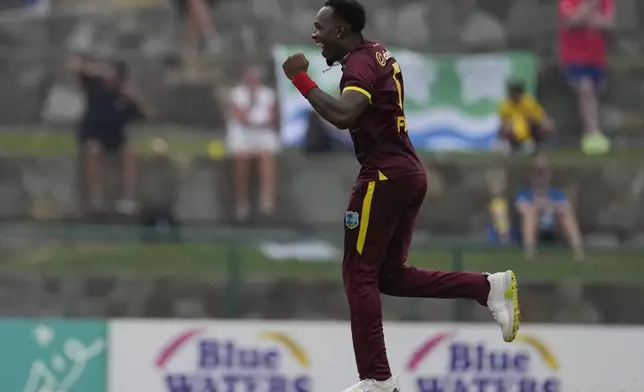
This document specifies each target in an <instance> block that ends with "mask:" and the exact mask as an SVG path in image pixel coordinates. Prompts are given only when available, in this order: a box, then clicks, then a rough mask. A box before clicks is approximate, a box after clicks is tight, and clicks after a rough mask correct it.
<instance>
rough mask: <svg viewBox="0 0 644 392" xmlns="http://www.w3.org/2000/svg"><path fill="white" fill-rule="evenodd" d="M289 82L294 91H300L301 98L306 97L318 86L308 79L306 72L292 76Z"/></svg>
mask: <svg viewBox="0 0 644 392" xmlns="http://www.w3.org/2000/svg"><path fill="white" fill-rule="evenodd" d="M291 82H293V86H295V88H296V89H298V90H299V91H300V94H302V96H304V97H306V95H307V94H308V93H309V92H310V91H311V90H313V89H314V88H316V87H317V86H318V85H317V84H315V82H314V81H313V79H311V78H310V77H309V75H307V74H306V72H300V73H299V74H297V75H295V76H293V78H292V79H291Z"/></svg>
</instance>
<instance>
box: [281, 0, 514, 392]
mask: <svg viewBox="0 0 644 392" xmlns="http://www.w3.org/2000/svg"><path fill="white" fill-rule="evenodd" d="M365 23H366V15H365V9H364V6H363V5H362V4H361V3H360V2H358V1H357V0H327V1H326V2H325V5H324V7H322V8H321V9H320V11H319V12H318V14H317V17H316V18H315V22H314V28H313V36H312V38H313V40H314V41H315V42H316V43H317V44H318V46H319V47H320V49H321V52H322V56H323V57H324V58H325V59H326V62H327V64H328V65H329V66H333V65H334V64H338V65H339V66H340V67H342V78H341V80H340V90H341V92H342V93H341V97H340V99H337V98H334V97H332V96H331V95H329V94H327V93H325V92H324V91H322V90H321V89H320V88H318V87H317V85H316V84H315V82H314V81H313V80H312V79H311V78H310V77H309V76H308V75H307V73H306V72H307V70H308V65H309V63H308V60H307V59H306V58H305V57H304V55H303V54H302V53H298V54H295V55H293V56H290V57H289V58H288V59H286V61H285V62H284V64H283V65H282V68H283V69H284V74H285V75H286V77H288V78H289V79H290V80H291V81H292V82H293V85H294V86H295V87H296V88H297V89H298V90H299V91H300V93H301V94H302V95H303V96H304V97H305V98H306V99H307V100H308V101H309V103H310V104H311V106H312V107H313V109H315V111H317V112H318V113H319V114H320V116H321V117H323V118H324V119H325V120H327V121H328V122H330V123H331V124H333V125H335V126H336V127H337V128H339V129H348V130H349V134H350V135H351V139H352V141H353V145H354V148H355V154H356V158H357V160H358V162H359V163H360V166H361V168H360V173H359V174H358V178H357V181H356V184H355V186H354V187H353V192H352V193H351V196H350V198H349V206H348V208H347V210H346V211H345V215H344V226H345V228H344V258H343V260H342V280H343V282H344V287H345V291H346V295H347V300H348V302H349V313H350V319H351V335H352V339H353V348H354V352H355V359H356V364H357V368H358V375H359V378H360V381H359V382H358V383H357V384H356V385H353V386H352V387H350V388H348V389H346V391H345V392H398V391H399V390H400V388H399V386H398V382H397V380H396V378H395V377H392V374H391V370H390V368H389V362H388V360H387V353H386V349H385V341H384V334H383V330H382V307H381V302H380V301H381V299H380V295H381V293H382V294H386V295H391V296H396V297H422V298H464V299H470V300H474V301H477V302H478V303H479V304H481V305H484V306H485V305H487V307H488V309H489V310H490V311H491V313H492V315H493V317H494V319H495V321H496V322H497V324H499V326H500V327H501V332H502V336H503V339H504V340H505V341H507V342H511V341H513V340H514V339H515V338H516V335H517V330H518V328H519V322H520V312H519V299H518V286H517V281H516V276H515V274H514V272H512V271H511V270H508V271H505V272H499V273H495V274H491V275H489V274H481V273H479V272H457V271H430V270H425V269H420V268H415V267H412V266H408V265H407V264H406V260H407V254H408V250H409V246H410V244H411V240H412V234H413V231H414V223H415V221H416V218H417V216H418V214H419V212H420V208H421V205H422V203H423V200H424V198H425V194H426V192H427V176H426V172H425V168H424V166H423V164H422V162H421V160H420V159H419V157H418V155H417V154H416V151H415V149H414V146H413V145H412V143H411V140H410V138H409V134H408V129H407V120H406V118H405V111H404V104H405V102H404V99H405V84H404V78H403V72H402V69H401V67H400V64H399V63H398V62H397V61H396V59H395V58H394V57H393V56H392V54H391V52H389V51H388V50H387V49H386V48H384V47H383V46H382V45H380V44H378V43H375V42H371V41H368V40H366V39H365V38H364V37H363V35H362V30H363V29H364V27H365Z"/></svg>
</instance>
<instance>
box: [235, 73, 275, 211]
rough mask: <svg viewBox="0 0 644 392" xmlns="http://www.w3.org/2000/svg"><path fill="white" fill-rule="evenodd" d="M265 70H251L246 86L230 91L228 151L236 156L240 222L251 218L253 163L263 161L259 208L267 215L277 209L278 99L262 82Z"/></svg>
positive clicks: (237, 200) (246, 76)
mask: <svg viewBox="0 0 644 392" xmlns="http://www.w3.org/2000/svg"><path fill="white" fill-rule="evenodd" d="M262 78H263V76H262V69H261V68H260V67H257V66H250V67H247V68H246V69H245V70H244V72H243V75H242V84H241V85H239V86H236V87H234V88H233V89H232V90H231V91H230V103H231V106H232V116H231V119H230V122H229V125H228V136H227V139H228V140H227V142H228V148H229V150H230V151H231V152H232V153H233V155H234V157H235V202H236V210H235V215H236V219H237V220H238V221H245V220H247V219H248V218H249V217H250V201H249V179H250V160H251V158H253V157H257V158H259V172H260V184H259V185H260V187H259V208H260V212H261V213H262V214H264V215H270V214H272V213H273V211H274V209H275V187H276V181H277V178H276V176H277V174H276V165H275V153H276V152H277V151H278V150H279V137H278V133H277V98H276V95H275V91H274V90H273V89H271V88H269V87H267V86H265V85H264V84H263V82H262Z"/></svg>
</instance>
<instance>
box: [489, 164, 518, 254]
mask: <svg viewBox="0 0 644 392" xmlns="http://www.w3.org/2000/svg"><path fill="white" fill-rule="evenodd" d="M506 176H507V174H506V172H505V170H504V169H503V168H495V169H492V170H488V171H487V172H486V173H485V180H486V183H487V187H488V190H489V192H490V196H491V199H490V204H489V205H488V209H489V212H490V224H489V225H488V228H487V238H488V240H489V241H490V242H491V243H494V244H509V243H510V242H511V241H513V240H515V239H516V238H515V237H516V236H514V235H513V234H514V230H513V228H512V226H511V214H510V207H509V203H508V199H507V197H506V196H505V194H506V189H507V180H506Z"/></svg>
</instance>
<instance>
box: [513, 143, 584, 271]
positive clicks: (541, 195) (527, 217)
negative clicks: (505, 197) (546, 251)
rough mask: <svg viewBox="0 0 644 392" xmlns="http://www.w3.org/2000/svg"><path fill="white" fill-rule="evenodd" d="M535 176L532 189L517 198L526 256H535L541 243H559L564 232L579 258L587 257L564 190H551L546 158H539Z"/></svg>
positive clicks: (533, 167)
mask: <svg viewBox="0 0 644 392" xmlns="http://www.w3.org/2000/svg"><path fill="white" fill-rule="evenodd" d="M531 177H532V178H531V186H530V187H529V188H528V189H524V190H522V191H520V192H519V194H518V197H517V199H516V208H517V210H518V212H519V217H520V228H519V231H520V236H521V241H522V243H523V246H524V250H525V253H526V257H528V258H533V257H534V255H535V251H536V244H537V240H539V241H543V242H547V243H559V242H560V239H561V237H560V233H563V234H564V236H565V238H566V239H567V240H568V241H569V243H570V245H571V247H572V248H573V250H574V252H575V258H577V259H581V258H583V256H584V251H583V247H582V240H581V234H580V233H579V226H578V224H577V218H576V217H575V214H574V212H573V208H572V206H571V205H570V203H569V202H568V199H567V198H566V195H565V194H564V192H563V190H561V189H556V188H551V187H550V178H551V170H550V166H549V164H548V160H547V158H546V157H545V156H544V155H539V156H537V157H535V159H534V162H533V165H532V174H531Z"/></svg>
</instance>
